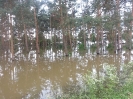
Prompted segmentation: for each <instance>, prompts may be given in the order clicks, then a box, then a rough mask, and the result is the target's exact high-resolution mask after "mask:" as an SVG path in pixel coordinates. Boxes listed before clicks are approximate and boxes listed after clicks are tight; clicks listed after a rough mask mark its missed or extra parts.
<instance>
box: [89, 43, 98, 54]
mask: <svg viewBox="0 0 133 99" xmlns="http://www.w3.org/2000/svg"><path fill="white" fill-rule="evenodd" d="M96 49H97V46H96V44H92V45H91V46H90V50H91V52H92V53H94V52H95V51H96Z"/></svg>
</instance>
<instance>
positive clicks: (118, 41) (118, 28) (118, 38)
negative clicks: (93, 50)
mask: <svg viewBox="0 0 133 99" xmlns="http://www.w3.org/2000/svg"><path fill="white" fill-rule="evenodd" d="M119 5H120V1H119V0H117V14H118V21H119V20H120V9H119ZM117 26H118V27H117V30H118V37H117V43H118V44H117V48H118V50H120V22H119V23H118V25H117Z"/></svg>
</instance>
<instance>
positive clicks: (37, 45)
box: [34, 8, 40, 54]
mask: <svg viewBox="0 0 133 99" xmlns="http://www.w3.org/2000/svg"><path fill="white" fill-rule="evenodd" d="M36 15H37V14H36V8H34V20H35V29H36V31H35V33H36V50H37V53H38V54H39V53H40V49H39V40H38V34H39V33H38V24H37V18H36Z"/></svg>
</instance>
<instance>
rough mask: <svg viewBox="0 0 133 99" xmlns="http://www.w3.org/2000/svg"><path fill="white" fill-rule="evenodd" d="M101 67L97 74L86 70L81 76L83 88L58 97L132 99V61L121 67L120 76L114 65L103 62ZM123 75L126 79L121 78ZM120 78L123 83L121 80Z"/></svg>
mask: <svg viewBox="0 0 133 99" xmlns="http://www.w3.org/2000/svg"><path fill="white" fill-rule="evenodd" d="M102 67H103V68H102V69H101V73H99V75H97V74H94V73H91V72H88V73H87V74H86V75H85V76H84V77H83V79H84V81H85V88H83V89H81V90H78V91H76V92H75V93H70V94H65V95H63V96H62V97H61V98H59V99H132V98H133V86H132V83H133V79H132V77H133V63H129V64H127V65H125V66H124V67H123V72H122V73H121V74H120V77H118V75H117V68H116V67H115V66H113V65H108V64H103V66H102ZM128 71H130V72H128ZM127 73H128V74H127ZM125 76H126V79H122V78H121V77H124V78H125ZM122 80H124V83H122V82H121V81H122Z"/></svg>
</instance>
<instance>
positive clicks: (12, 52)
mask: <svg viewBox="0 0 133 99" xmlns="http://www.w3.org/2000/svg"><path fill="white" fill-rule="evenodd" d="M9 17H10V23H9V24H10V35H11V38H10V42H11V45H10V46H11V47H10V48H11V54H12V60H14V42H13V29H12V28H13V27H12V17H11V15H10V16H9Z"/></svg>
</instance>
